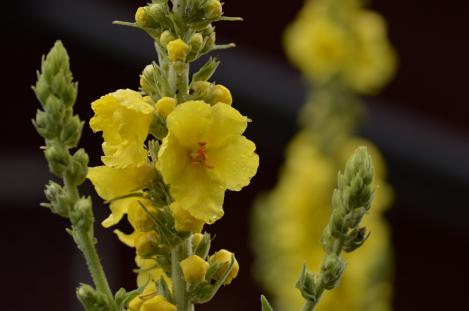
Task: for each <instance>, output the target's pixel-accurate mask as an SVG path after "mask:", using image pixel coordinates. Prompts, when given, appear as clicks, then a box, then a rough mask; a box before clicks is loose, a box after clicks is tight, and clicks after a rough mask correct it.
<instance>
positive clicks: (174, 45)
mask: <svg viewBox="0 0 469 311" xmlns="http://www.w3.org/2000/svg"><path fill="white" fill-rule="evenodd" d="M166 49H167V50H168V59H169V61H170V62H177V61H180V62H185V61H186V58H187V54H189V52H190V50H191V47H190V46H189V45H187V44H186V43H185V42H184V41H182V40H181V39H176V40H173V41H170V42H169V43H168V44H167V45H166Z"/></svg>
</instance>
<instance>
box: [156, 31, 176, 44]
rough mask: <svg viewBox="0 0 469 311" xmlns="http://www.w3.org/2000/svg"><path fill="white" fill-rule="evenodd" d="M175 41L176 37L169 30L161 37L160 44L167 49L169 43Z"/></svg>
mask: <svg viewBox="0 0 469 311" xmlns="http://www.w3.org/2000/svg"><path fill="white" fill-rule="evenodd" d="M175 39H176V37H175V36H174V35H173V34H172V33H171V32H170V31H169V30H165V31H163V32H162V33H161V35H160V44H161V46H163V47H164V48H166V46H167V45H168V43H169V42H171V41H174V40H175Z"/></svg>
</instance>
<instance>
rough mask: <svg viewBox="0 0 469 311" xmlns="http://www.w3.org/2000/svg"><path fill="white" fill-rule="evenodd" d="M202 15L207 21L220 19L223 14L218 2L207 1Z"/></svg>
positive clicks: (218, 0)
mask: <svg viewBox="0 0 469 311" xmlns="http://www.w3.org/2000/svg"><path fill="white" fill-rule="evenodd" d="M204 13H205V14H204V17H205V18H207V19H216V18H220V17H221V15H222V14H223V8H222V5H221V3H220V0H208V1H207V2H206V4H205V6H204Z"/></svg>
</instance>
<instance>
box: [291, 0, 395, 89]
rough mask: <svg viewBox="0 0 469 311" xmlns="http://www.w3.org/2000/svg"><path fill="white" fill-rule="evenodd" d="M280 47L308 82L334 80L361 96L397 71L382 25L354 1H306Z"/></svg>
mask: <svg viewBox="0 0 469 311" xmlns="http://www.w3.org/2000/svg"><path fill="white" fill-rule="evenodd" d="M350 4H352V5H350ZM284 46H285V50H286V52H287V55H288V57H289V58H290V60H291V62H292V63H293V64H295V65H296V66H297V67H298V68H300V70H302V71H303V72H304V74H305V75H306V77H308V78H309V79H310V80H311V81H313V82H315V83H325V82H329V81H331V80H334V79H335V80H338V81H341V82H342V83H344V84H346V85H348V86H349V87H350V88H352V89H353V90H354V91H357V92H360V93H375V92H376V91H378V90H379V89H380V88H381V87H382V86H383V85H384V84H386V82H388V81H389V80H390V78H391V77H392V76H393V75H394V71H395V67H396V56H395V53H394V50H393V49H392V47H391V45H390V43H389V41H388V38H387V31H386V23H385V21H384V19H383V18H382V17H381V16H380V15H379V14H377V13H373V12H371V11H368V10H365V9H363V8H361V7H359V6H357V5H356V4H355V5H354V4H353V1H351V2H350V3H347V4H346V3H344V4H341V5H339V4H334V3H333V2H331V3H327V2H325V1H322V2H321V1H307V3H306V4H305V6H304V7H303V8H302V10H301V11H300V13H299V15H298V17H297V19H296V20H295V21H294V22H293V23H292V24H291V25H290V26H289V27H288V28H287V30H286V31H285V36H284Z"/></svg>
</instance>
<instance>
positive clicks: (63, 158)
mask: <svg viewBox="0 0 469 311" xmlns="http://www.w3.org/2000/svg"><path fill="white" fill-rule="evenodd" d="M44 155H45V157H46V159H47V161H48V163H49V169H50V171H51V172H52V173H54V174H55V175H57V176H59V177H62V176H63V174H64V172H65V170H66V169H67V166H68V163H69V155H68V152H67V151H66V150H65V148H64V147H63V146H60V145H58V144H52V145H49V146H47V147H46V149H45V151H44Z"/></svg>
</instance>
